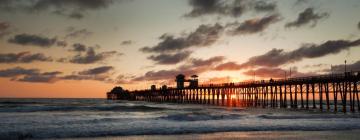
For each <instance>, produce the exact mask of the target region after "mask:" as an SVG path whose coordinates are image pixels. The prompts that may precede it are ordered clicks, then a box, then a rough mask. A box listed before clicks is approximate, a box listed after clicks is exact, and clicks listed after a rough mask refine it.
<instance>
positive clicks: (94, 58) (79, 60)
mask: <svg viewBox="0 0 360 140" xmlns="http://www.w3.org/2000/svg"><path fill="white" fill-rule="evenodd" d="M116 54H119V53H118V52H116V51H107V52H100V53H96V52H95V50H94V49H93V48H88V50H87V51H86V53H81V54H78V55H75V56H74V57H72V58H70V59H69V62H71V63H76V64H93V63H97V62H101V61H104V60H105V59H107V58H109V57H112V56H114V55H116Z"/></svg>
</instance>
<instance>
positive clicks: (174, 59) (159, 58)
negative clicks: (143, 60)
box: [148, 51, 192, 65]
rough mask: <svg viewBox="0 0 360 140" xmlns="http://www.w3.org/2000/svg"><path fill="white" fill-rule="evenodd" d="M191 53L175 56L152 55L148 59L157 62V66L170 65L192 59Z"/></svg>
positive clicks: (180, 53) (176, 54) (181, 53)
mask: <svg viewBox="0 0 360 140" xmlns="http://www.w3.org/2000/svg"><path fill="white" fill-rule="evenodd" d="M191 53H192V52H190V51H184V52H179V53H175V54H166V53H161V54H159V55H151V56H149V57H148V59H150V60H153V61H155V62H156V63H157V64H162V65H170V64H177V63H179V62H182V61H184V60H186V59H187V58H189V57H190V54H191Z"/></svg>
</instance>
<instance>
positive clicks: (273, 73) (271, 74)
mask: <svg viewBox="0 0 360 140" xmlns="http://www.w3.org/2000/svg"><path fill="white" fill-rule="evenodd" d="M285 73H286V75H287V78H289V76H290V70H288V71H286V70H284V69H281V68H269V67H263V68H258V69H256V70H249V71H245V72H243V74H245V75H248V76H254V74H255V76H256V77H261V78H281V79H284V78H285ZM311 75H316V74H315V73H302V72H298V71H297V68H293V69H291V77H306V76H311Z"/></svg>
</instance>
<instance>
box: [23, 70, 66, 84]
mask: <svg viewBox="0 0 360 140" xmlns="http://www.w3.org/2000/svg"><path fill="white" fill-rule="evenodd" d="M61 73H62V72H59V71H55V72H45V73H39V74H33V75H25V76H24V77H22V78H19V79H17V81H21V82H31V83H54V82H56V81H59V80H60V79H59V78H58V77H57V75H59V74H61Z"/></svg>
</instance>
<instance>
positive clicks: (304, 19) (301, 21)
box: [285, 8, 329, 27]
mask: <svg viewBox="0 0 360 140" xmlns="http://www.w3.org/2000/svg"><path fill="white" fill-rule="evenodd" d="M328 16H329V14H328V13H315V12H314V9H313V8H307V9H305V10H304V11H303V12H301V13H299V15H298V17H297V19H296V20H295V21H292V22H289V23H287V24H285V27H301V26H304V25H307V24H309V23H312V25H311V27H315V26H316V23H317V21H318V20H320V19H323V18H326V17H328Z"/></svg>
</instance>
